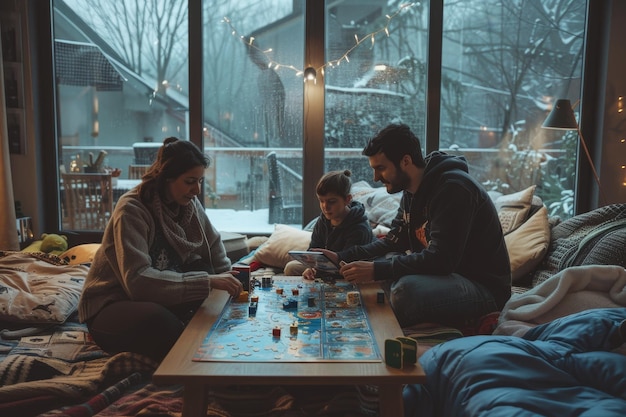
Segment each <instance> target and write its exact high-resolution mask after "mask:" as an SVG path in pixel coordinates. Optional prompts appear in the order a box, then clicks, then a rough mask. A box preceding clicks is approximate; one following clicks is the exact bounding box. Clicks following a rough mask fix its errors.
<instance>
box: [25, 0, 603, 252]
mask: <svg viewBox="0 0 626 417" xmlns="http://www.w3.org/2000/svg"><path fill="white" fill-rule="evenodd" d="M305 3H306V6H305V7H306V11H305V13H306V15H305V20H306V24H305V31H306V36H305V39H306V44H305V56H306V57H307V58H308V59H310V60H311V63H313V64H318V65H321V64H323V62H324V43H325V40H324V34H325V25H324V15H325V8H326V2H325V1H324V2H320V1H316V0H305ZM31 6H32V7H31V9H30V12H29V19H30V20H31V22H32V27H34V28H36V30H34V33H33V35H34V36H33V39H34V40H35V42H34V44H35V48H33V51H34V52H35V54H36V55H35V56H34V57H33V60H34V65H33V74H35V75H36V77H34V79H33V91H34V92H33V95H34V97H33V99H34V102H35V103H36V104H37V105H36V107H35V109H34V112H33V117H34V120H37V124H36V136H37V137H39V138H41V140H40V145H41V146H40V148H39V150H38V154H37V160H38V161H39V163H40V164H39V165H40V166H41V167H42V170H41V177H40V178H39V182H38V187H39V189H38V190H36V192H38V194H39V195H42V196H43V199H42V201H41V203H40V204H41V206H42V208H41V212H42V213H43V219H42V220H43V221H42V222H41V228H42V229H43V230H48V231H52V230H58V229H59V226H60V224H61V218H60V216H61V214H60V212H59V207H60V202H59V193H58V189H57V184H59V173H58V170H57V159H58V157H59V155H58V148H57V145H56V143H57V140H56V137H57V136H58V134H57V116H56V113H57V109H56V105H57V103H56V94H55V93H56V92H55V87H54V60H53V57H54V39H53V28H52V16H53V6H52V0H49V1H47V2H36V4H35V3H34V2H33V3H32V4H31ZM188 7H189V82H190V85H202V54H201V53H194V51H202V0H188ZM607 9H608V6H606V5H604V4H602V3H601V2H593V1H588V2H587V22H586V32H585V46H584V57H583V59H584V62H583V69H582V78H583V82H582V93H581V97H582V98H583V99H581V103H582V105H581V107H580V128H581V131H582V133H583V135H584V136H585V138H586V139H587V140H588V142H590V143H589V145H590V150H591V153H592V157H593V158H594V159H595V155H599V154H600V147H601V145H602V141H601V140H594V139H595V138H599V137H601V132H602V123H600V119H601V117H599V116H601V115H599V114H598V112H597V110H596V109H597V108H599V107H598V106H597V105H596V103H599V102H600V101H601V97H600V95H601V92H600V89H599V88H598V87H599V86H600V85H601V82H602V81H601V80H599V79H598V78H599V76H600V75H601V74H602V71H601V70H602V69H603V68H602V67H603V62H604V57H605V55H606V51H605V50H604V49H603V48H598V47H597V45H603V44H604V43H605V42H606V39H605V37H607V36H608V33H607V30H606V29H603V27H605V26H603V25H605V24H606V23H607V21H608V20H609V19H610V16H606V13H605V12H606V10H607ZM443 11H444V3H443V0H431V1H430V15H429V19H430V32H429V40H428V42H429V45H428V69H427V106H426V120H427V124H426V141H425V148H426V152H430V151H433V150H436V149H438V146H439V121H440V101H441V97H440V85H441V71H440V69H441V60H442V35H443ZM320 22H322V24H320ZM305 88H311V89H315V90H311V91H315V92H316V95H317V92H318V91H319V92H320V93H319V95H320V97H321V98H320V99H319V100H315V101H314V102H313V103H307V102H305V103H303V106H309V107H308V109H306V110H307V111H308V114H309V115H310V116H311V117H309V119H308V120H305V121H304V125H303V137H304V138H305V140H304V144H303V189H305V190H306V189H313V188H314V187H315V184H316V182H317V179H318V178H319V177H320V176H321V175H322V174H323V172H322V171H323V166H324V164H323V163H321V164H320V163H319V161H323V158H324V140H323V133H324V132H323V129H324V127H323V126H324V124H323V121H324V99H323V97H324V82H323V80H322V81H321V82H318V83H317V84H316V85H315V84H311V83H309V85H307V86H305ZM305 94H306V91H305ZM202 107H203V104H202V89H201V88H194V89H191V91H190V94H189V137H190V140H192V141H193V142H194V143H196V144H197V145H199V146H203V143H202V138H203V134H202V133H203V132H202V131H203V122H202V114H203V108H202ZM45 132H54V140H50V137H49V136H47V137H46V138H44V137H45V136H46V135H49V134H47V133H45ZM590 139H591V140H590ZM51 155H54V158H51V157H50V156H51ZM44 156H45V157H44ZM576 166H577V178H576V192H575V200H574V204H575V206H574V214H579V213H582V212H586V211H589V210H590V209H591V208H593V207H595V206H597V203H598V194H599V191H598V190H597V188H596V185H595V183H594V182H593V181H592V177H591V169H590V167H589V166H588V165H587V164H586V163H583V152H582V149H580V144H579V149H578V152H577V161H576ZM201 201H202V200H201ZM44 207H45V209H44ZM317 214H318V205H317V201H315V197H314V196H313V195H311V193H304V195H303V217H302V218H303V223H305V222H306V219H309V218H314V217H315V216H317ZM77 235H80V238H79V239H78V240H79V241H85V242H88V241H94V240H98V239H99V238H101V236H102V232H77Z"/></svg>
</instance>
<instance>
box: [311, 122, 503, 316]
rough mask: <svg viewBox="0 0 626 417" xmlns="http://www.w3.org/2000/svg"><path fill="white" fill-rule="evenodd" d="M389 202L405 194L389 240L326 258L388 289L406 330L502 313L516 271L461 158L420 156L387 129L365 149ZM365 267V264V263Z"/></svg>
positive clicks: (403, 136)
mask: <svg viewBox="0 0 626 417" xmlns="http://www.w3.org/2000/svg"><path fill="white" fill-rule="evenodd" d="M362 153H363V155H366V156H367V157H368V158H369V164H370V166H371V167H372V169H373V170H374V180H375V181H380V182H381V183H382V184H384V185H385V187H386V188H387V192H388V193H390V194H393V193H398V192H400V191H402V192H403V195H402V199H401V201H400V208H399V209H398V214H397V216H396V218H395V219H394V220H393V222H392V225H391V230H390V232H389V233H388V234H387V236H386V237H385V238H384V239H379V240H377V241H375V242H373V243H370V244H367V245H362V246H354V247H352V248H350V249H347V250H344V251H340V252H337V253H335V252H329V251H326V250H323V252H325V253H326V254H327V255H328V256H329V257H330V258H331V259H332V260H334V261H335V262H337V263H339V262H341V265H343V266H342V267H341V269H340V273H341V274H342V275H343V277H344V278H345V279H346V280H348V281H350V282H353V283H356V284H359V283H362V282H368V281H373V280H376V281H380V280H386V281H388V284H389V287H388V295H389V300H390V303H391V305H392V307H393V309H394V312H395V314H396V317H397V318H398V321H399V323H400V325H401V326H403V327H406V326H410V325H413V324H416V323H423V322H437V323H441V324H446V325H451V326H461V325H463V324H465V323H468V322H470V321H471V320H474V319H476V318H479V317H481V316H483V315H485V314H487V313H490V312H493V311H497V310H501V309H502V307H503V306H504V304H505V302H506V301H507V300H508V299H509V298H510V296H511V267H510V263H509V257H508V252H507V249H506V246H505V242H504V236H503V233H502V227H501V225H500V221H499V219H498V214H497V212H496V208H495V206H494V204H493V202H492V201H491V199H490V197H489V195H488V194H487V192H486V191H485V189H484V188H483V187H482V186H481V185H480V184H479V183H478V182H476V180H474V179H473V178H472V177H471V176H470V175H469V174H468V167H467V163H466V161H465V159H464V158H463V157H457V156H452V155H447V154H445V153H443V152H438V151H437V152H433V153H431V154H429V155H427V157H426V158H424V157H423V156H422V151H421V145H420V142H419V139H418V138H417V137H416V136H415V135H414V134H413V133H412V132H411V130H410V128H409V127H408V126H407V125H404V124H392V125H389V126H387V127H386V128H384V129H382V130H381V131H380V132H379V133H378V134H377V135H376V136H375V137H374V138H372V139H371V140H370V141H369V143H368V144H367V145H366V146H365V148H364V149H363V152H362ZM364 259H368V260H367V261H366V260H364Z"/></svg>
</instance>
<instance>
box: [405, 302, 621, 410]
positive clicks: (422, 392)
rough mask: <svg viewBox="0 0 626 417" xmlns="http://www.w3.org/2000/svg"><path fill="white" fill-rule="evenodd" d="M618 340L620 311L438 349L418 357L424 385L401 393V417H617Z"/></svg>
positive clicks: (562, 320) (456, 342) (587, 313)
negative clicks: (403, 407)
mask: <svg viewBox="0 0 626 417" xmlns="http://www.w3.org/2000/svg"><path fill="white" fill-rule="evenodd" d="M625 339H626V308H603V309H594V310H587V311H583V312H581V313H577V314H573V315H569V316H566V317H562V318H560V319H557V320H554V321H552V322H549V323H546V324H542V325H539V326H537V327H535V328H532V329H531V330H529V331H528V332H527V333H526V334H525V335H524V337H522V338H520V337H515V336H471V337H465V338H461V339H455V340H452V341H449V342H445V343H443V344H440V345H437V346H435V347H433V348H432V349H430V350H428V351H426V352H425V353H424V354H423V355H422V356H421V358H420V360H419V362H420V364H421V365H422V367H423V368H424V371H425V372H426V375H427V382H426V384H424V385H410V386H407V387H406V388H405V391H404V399H405V416H416V417H417V416H420V417H425V416H437V417H443V416H450V417H463V416H472V417H477V416H489V417H498V416H503V417H512V416H579V417H583V416H585V417H586V416H588V417H596V416H602V417H611V416H616V417H617V416H620V417H623V416H624V415H626V356H624V355H623V348H624V342H625ZM620 348H621V349H620ZM619 350H622V351H621V352H620V351H619Z"/></svg>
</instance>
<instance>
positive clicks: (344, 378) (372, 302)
mask: <svg viewBox="0 0 626 417" xmlns="http://www.w3.org/2000/svg"><path fill="white" fill-rule="evenodd" d="M360 290H361V297H362V302H363V304H364V305H365V308H366V311H367V314H368V316H369V321H370V325H371V327H372V330H373V332H374V335H375V337H376V342H377V343H378V348H379V350H380V352H381V354H383V353H384V343H385V339H389V338H395V337H398V336H401V335H402V330H401V329H400V326H399V325H398V322H397V321H396V318H395V316H394V314H393V311H392V310H391V307H390V306H389V304H388V302H387V301H385V303H384V304H379V303H377V299H376V294H377V292H378V291H379V290H380V286H379V285H378V284H377V283H371V284H365V285H362V286H361V287H360ZM228 298H229V297H228V294H227V293H226V292H224V291H212V292H211V294H210V296H209V297H208V298H207V300H206V301H205V302H204V303H203V304H202V307H200V309H199V310H198V312H197V313H196V315H195V316H194V317H193V319H192V320H191V322H190V323H189V325H188V326H187V328H186V329H185V331H184V332H183V334H182V335H181V337H180V338H179V339H178V341H177V342H176V344H175V345H174V347H173V348H172V350H171V351H170V352H169V353H168V355H167V356H166V357H165V359H164V360H163V362H162V363H161V365H160V366H159V368H158V369H157V370H156V372H155V373H154V375H153V382H154V383H155V384H183V385H184V387H185V390H184V405H183V416H184V417H200V416H202V417H204V416H205V415H206V410H207V406H208V402H207V401H208V399H207V388H208V387H209V386H218V385H220V386H227V385H237V384H240V385H351V384H352V385H364V384H370V385H376V386H378V394H379V410H380V414H379V415H380V416H382V417H398V416H402V415H404V414H403V409H404V407H403V402H402V387H403V385H404V384H419V383H424V382H425V381H426V375H425V374H424V371H423V369H422V367H421V366H420V365H419V364H416V365H411V366H409V367H405V368H404V369H395V368H391V367H388V366H387V365H385V363H384V362H300V363H297V362H194V361H193V360H192V358H193V357H194V355H195V354H196V351H197V350H198V348H199V347H200V345H201V344H202V342H203V340H204V338H205V337H206V336H207V334H208V332H209V329H211V326H213V323H214V322H215V321H216V320H217V319H218V318H219V316H220V314H221V312H222V310H223V307H224V305H225V303H226V302H227V301H228Z"/></svg>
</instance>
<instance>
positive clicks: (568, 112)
mask: <svg viewBox="0 0 626 417" xmlns="http://www.w3.org/2000/svg"><path fill="white" fill-rule="evenodd" d="M542 127H543V128H545V129H558V130H577V129H578V123H576V117H574V110H572V105H571V103H570V101H569V100H567V99H558V100H557V101H556V103H554V107H552V111H551V112H550V114H549V115H548V117H547V118H546V120H545V121H544V122H543V126H542Z"/></svg>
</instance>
